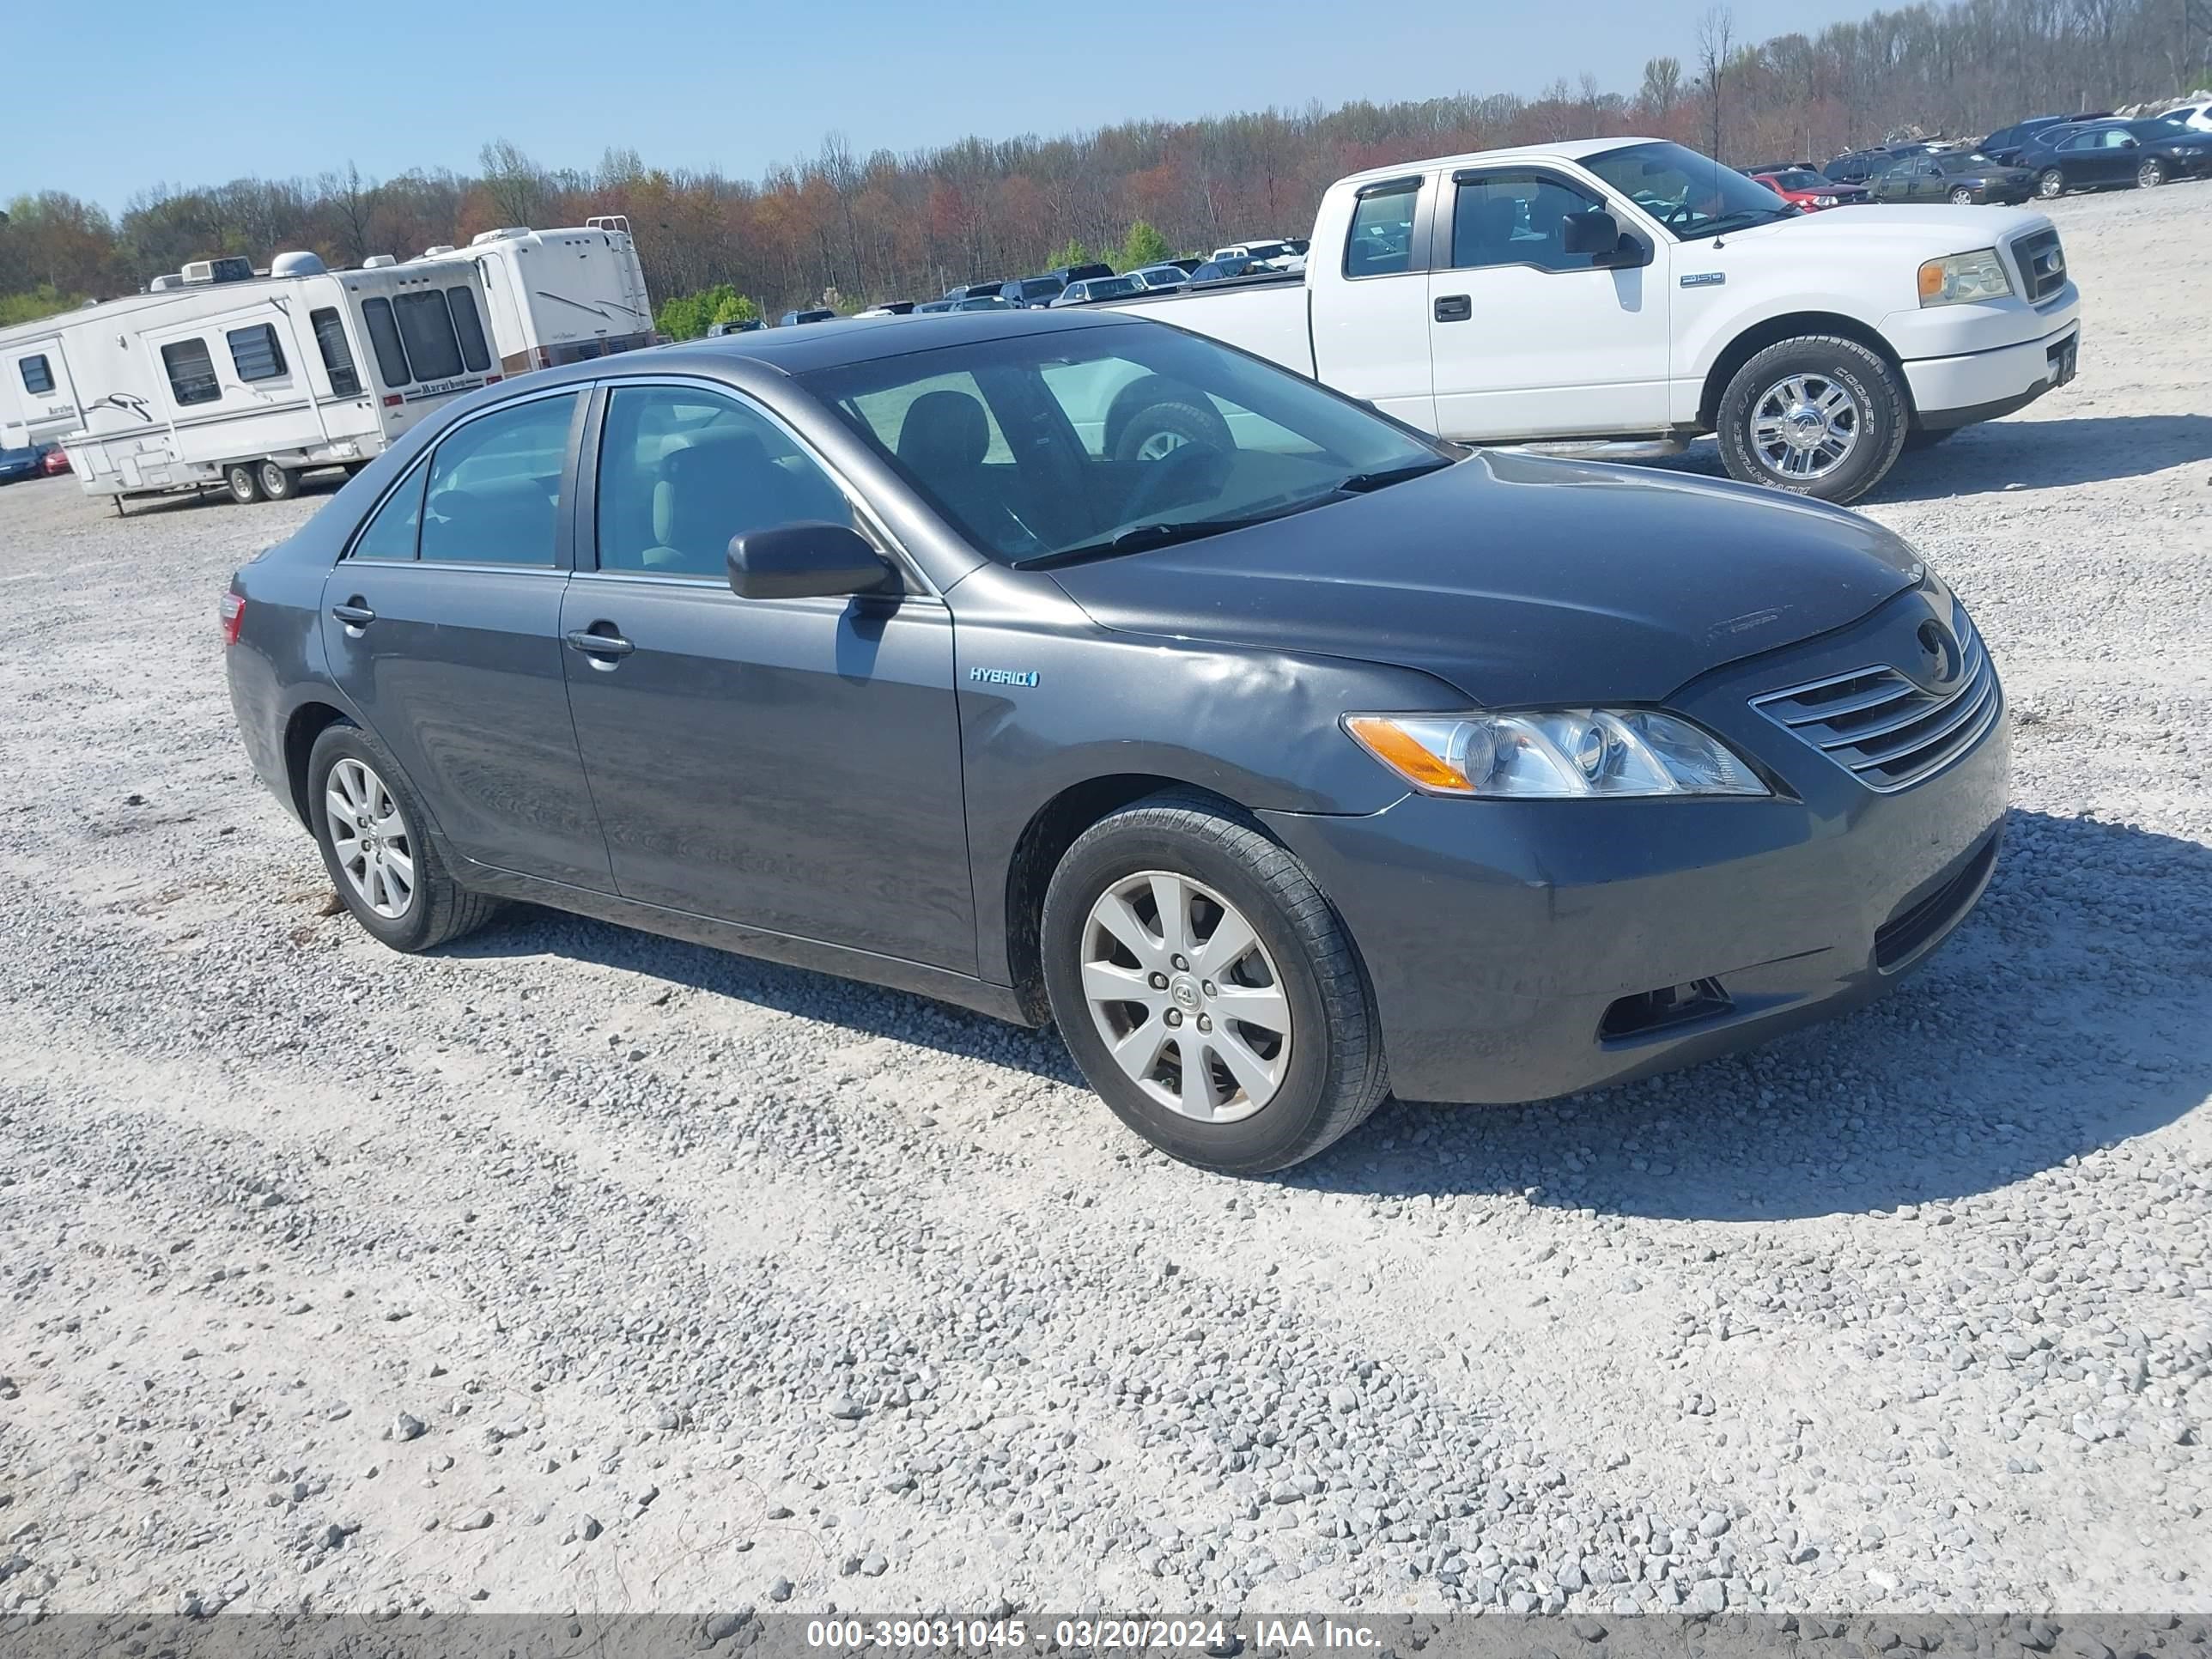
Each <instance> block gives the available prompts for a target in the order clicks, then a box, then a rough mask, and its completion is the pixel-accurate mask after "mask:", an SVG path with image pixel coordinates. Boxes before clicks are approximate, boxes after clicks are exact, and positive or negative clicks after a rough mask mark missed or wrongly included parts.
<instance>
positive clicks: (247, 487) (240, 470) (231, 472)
mask: <svg viewBox="0 0 2212 1659" xmlns="http://www.w3.org/2000/svg"><path fill="white" fill-rule="evenodd" d="M222 481H223V483H225V484H226V485H228V487H229V489H230V499H231V500H233V501H236V502H238V503H239V504H240V506H251V505H252V503H254V502H255V501H259V500H260V499H261V469H260V468H259V467H258V466H255V465H252V463H251V462H249V461H237V462H234V463H233V464H232V465H229V466H227V467H225V468H223V470H222Z"/></svg>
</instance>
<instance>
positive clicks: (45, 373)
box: [15, 356, 54, 392]
mask: <svg viewBox="0 0 2212 1659" xmlns="http://www.w3.org/2000/svg"><path fill="white" fill-rule="evenodd" d="M15 372H16V373H17V374H20V375H21V376H22V377H23V390H24V391H26V392H52V390H53V389H54V371H53V368H52V365H51V364H49V363H48V362H46V358H45V356H36V357H23V358H19V359H18V360H17V361H16V363H15Z"/></svg>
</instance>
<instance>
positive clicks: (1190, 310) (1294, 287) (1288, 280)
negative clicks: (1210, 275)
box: [1085, 270, 1314, 380]
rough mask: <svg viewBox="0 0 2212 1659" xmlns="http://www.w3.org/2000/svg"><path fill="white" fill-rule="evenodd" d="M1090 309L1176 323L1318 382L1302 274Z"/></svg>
mask: <svg viewBox="0 0 2212 1659" xmlns="http://www.w3.org/2000/svg"><path fill="white" fill-rule="evenodd" d="M1085 309H1087V310H1104V311H1127V312H1129V313H1133V314H1134V315H1136V316H1139V317H1149V318H1151V319H1153V320H1154V321H1156V322H1162V323H1172V324H1174V325H1176V327H1177V328H1185V329H1188V330H1189V331H1191V332H1192V333H1194V334H1203V335H1205V336H1206V337H1208V338H1210V339H1215V340H1219V341H1221V342H1223V343H1225V344H1227V345H1233V346H1237V347H1240V348H1242V349H1244V350H1246V351H1249V352H1251V353H1253V354H1254V355H1255V356H1261V357H1265V358H1267V360H1268V361H1269V362H1277V363H1280V364H1282V365H1283V367H1284V368H1289V369H1294V370H1296V371H1297V373H1298V374H1303V375H1304V376H1306V377H1307V378H1308V379H1309V380H1310V379H1312V378H1313V373H1314V355H1313V331H1312V325H1311V324H1310V320H1309V313H1308V311H1307V307H1306V283H1305V278H1304V276H1302V275H1300V274H1299V273H1298V272H1296V271H1289V270H1284V271H1267V272H1265V273H1263V274H1261V275H1260V276H1232V277H1230V278H1228V279H1227V280H1226V281H1224V282H1219V283H1203V284H1201V285H1200V286H1198V287H1196V288H1182V289H1166V290H1164V291H1162V292H1160V293H1157V294H1139V295H1131V296H1130V297H1129V298H1127V299H1125V300H1107V301H1101V302H1100V303H1099V304H1098V305H1097V306H1096V307H1085Z"/></svg>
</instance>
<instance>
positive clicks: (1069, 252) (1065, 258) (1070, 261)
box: [1046, 236, 1097, 265]
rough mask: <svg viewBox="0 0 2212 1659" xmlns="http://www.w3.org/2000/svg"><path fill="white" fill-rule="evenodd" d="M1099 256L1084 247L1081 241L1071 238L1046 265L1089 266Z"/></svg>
mask: <svg viewBox="0 0 2212 1659" xmlns="http://www.w3.org/2000/svg"><path fill="white" fill-rule="evenodd" d="M1094 258H1097V255H1096V254H1094V253H1092V252H1091V250H1090V249H1089V248H1087V247H1085V246H1083V243H1082V241H1081V240H1080V239H1079V238H1077V237H1073V236H1071V237H1069V238H1068V239H1067V240H1066V243H1065V244H1063V245H1062V246H1061V247H1060V252H1057V253H1055V254H1054V255H1053V256H1052V258H1050V259H1049V260H1048V261H1047V262H1046V263H1047V264H1051V265H1087V264H1090V263H1091V261H1092V260H1093V259H1094Z"/></svg>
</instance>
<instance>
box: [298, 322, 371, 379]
mask: <svg viewBox="0 0 2212 1659" xmlns="http://www.w3.org/2000/svg"><path fill="white" fill-rule="evenodd" d="M307 323H308V325H309V326H310V327H312V328H313V330H314V331H315V349H316V350H318V351H319V352H321V353H322V354H323V372H324V373H325V374H327V375H329V376H330V377H331V393H332V395H334V396H336V397H340V398H352V397H356V396H358V395H359V394H360V392H361V376H360V375H359V374H356V373H355V372H354V366H353V348H352V347H351V346H349V345H348V344H347V343H346V332H345V323H344V320H343V319H341V318H340V317H339V315H338V314H337V312H336V311H334V310H332V309H331V307H329V306H324V307H321V308H320V309H319V310H316V311H311V312H309V313H307Z"/></svg>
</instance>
